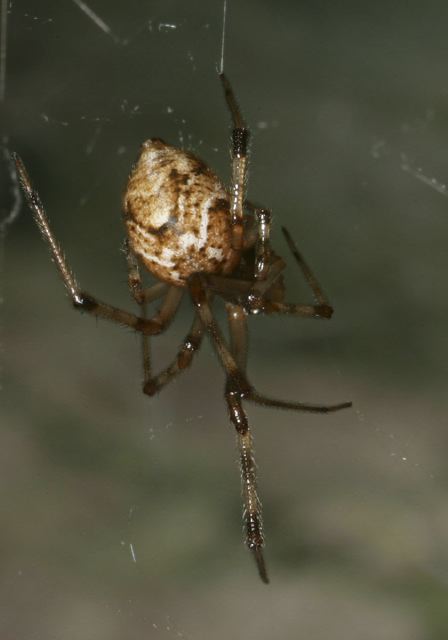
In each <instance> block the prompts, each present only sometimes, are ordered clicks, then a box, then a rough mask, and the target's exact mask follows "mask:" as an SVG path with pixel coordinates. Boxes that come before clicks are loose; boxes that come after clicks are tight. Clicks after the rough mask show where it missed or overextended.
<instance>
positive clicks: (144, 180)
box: [14, 74, 351, 582]
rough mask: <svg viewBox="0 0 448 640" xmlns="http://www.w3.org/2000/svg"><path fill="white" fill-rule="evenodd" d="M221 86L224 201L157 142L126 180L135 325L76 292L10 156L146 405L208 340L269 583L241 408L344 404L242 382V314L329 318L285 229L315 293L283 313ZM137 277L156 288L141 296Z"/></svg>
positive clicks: (228, 91) (183, 157)
mask: <svg viewBox="0 0 448 640" xmlns="http://www.w3.org/2000/svg"><path fill="white" fill-rule="evenodd" d="M220 78H221V82H222V85H223V88H224V94H225V98H226V102H227V105H228V107H229V110H230V113H231V116H232V120H233V131H232V182H231V185H230V188H229V189H225V188H224V187H223V185H222V184H221V182H220V181H219V180H218V178H217V177H216V176H215V174H214V173H213V172H212V171H211V170H210V169H209V168H208V167H207V166H206V165H205V164H204V163H203V162H202V161H201V160H199V159H198V158H196V157H195V156H193V155H192V154H190V153H187V152H185V151H183V150H181V149H177V148H176V147H172V146H170V145H168V144H166V143H164V142H162V141H161V140H159V139H156V138H153V139H151V140H148V141H147V142H145V143H144V144H143V147H142V151H141V154H140V157H139V159H138V161H137V163H136V165H135V166H134V168H133V171H132V173H131V175H130V178H129V182H128V186H127V190H126V194H125V196H124V215H125V225H126V230H127V236H128V238H127V262H128V281H129V287H130V290H131V293H132V295H133V297H134V299H135V300H136V302H137V303H138V305H139V307H140V315H136V314H133V313H129V312H127V311H123V310H122V309H118V308H116V307H113V306H111V305H108V304H106V303H104V302H101V301H99V300H98V299H97V298H95V297H93V296H91V295H89V294H87V293H85V292H84V291H83V290H82V289H80V287H79V286H78V284H77V282H76V280H75V277H74V275H73V273H72V271H71V270H70V268H69V267H68V265H67V262H66V260H65V258H64V255H63V253H62V250H61V247H60V245H59V243H58V242H57V241H56V239H55V237H54V235H53V233H52V231H51V228H50V225H49V222H48V218H47V216H46V213H45V211H44V208H43V206H42V203H41V201H40V198H39V195H38V194H37V192H36V191H34V189H33V187H32V185H31V181H30V179H29V177H28V174H27V172H26V170H25V167H24V165H23V163H22V161H21V160H20V158H19V157H18V156H17V155H14V159H15V162H16V167H17V172H18V175H19V177H20V182H21V185H22V188H23V190H24V193H25V195H26V198H27V200H28V204H29V206H30V208H31V211H32V212H33V215H34V217H35V220H36V222H37V224H38V226H39V228H40V231H41V233H42V235H43V236H44V239H45V240H46V242H47V243H48V245H49V248H50V251H51V254H52V258H53V260H54V262H55V264H56V266H57V268H58V270H59V273H60V275H61V277H62V280H63V282H64V285H65V287H66V289H67V292H68V294H69V296H70V298H71V300H72V302H73V304H74V305H75V307H76V308H77V309H80V310H81V311H86V312H88V313H91V314H92V315H94V316H97V317H100V318H105V319H107V320H112V321H114V322H118V323H120V324H122V325H125V326H128V327H131V328H133V329H135V330H136V331H138V332H140V333H141V334H142V352H143V371H144V384H143V391H144V392H145V393H146V394H148V395H150V396H152V395H154V394H155V393H157V392H158V391H160V389H162V388H163V387H164V386H165V385H166V384H168V383H169V382H170V381H171V380H173V378H174V377H176V376H177V375H178V374H179V373H181V372H182V371H183V370H185V369H186V368H187V367H188V366H189V365H190V364H191V361H192V359H193V357H194V355H195V353H197V351H198V350H199V348H200V346H201V343H202V339H203V336H204V334H205V333H207V334H208V336H209V337H210V339H211V342H212V344H213V346H214V348H215V351H216V354H217V357H218V360H219V362H220V364H221V366H222V367H223V369H224V371H225V374H226V385H225V397H226V402H227V409H228V412H229V417H230V420H231V422H232V424H233V426H234V427H235V431H236V434H237V441H238V448H239V454H240V466H241V477H242V493H243V502H244V509H243V519H244V527H245V531H246V543H247V546H248V547H249V549H250V550H251V551H252V552H253V554H254V557H255V560H256V562H257V566H258V571H259V574H260V577H261V579H262V580H263V581H264V582H268V575H267V571H266V567H265V562H264V557H263V551H262V550H263V547H264V536H263V523H262V514H261V503H260V500H259V498H258V495H257V483H256V465H255V460H254V455H253V446H252V433H251V429H250V427H249V423H248V420H247V415H246V412H245V410H244V407H243V401H249V402H255V403H257V404H261V405H264V406H267V407H278V408H282V409H292V410H296V411H309V412H312V413H328V412H330V411H337V410H339V409H344V408H346V407H349V406H351V403H350V402H343V403H340V404H335V405H327V406H324V405H312V404H306V403H301V402H285V401H282V400H276V399H272V398H268V397H266V396H264V395H262V394H260V393H258V391H256V390H255V389H254V387H253V386H252V385H251V384H250V382H249V380H248V378H247V375H246V355H247V323H246V317H247V314H249V313H251V314H257V313H258V314H259V313H264V314H271V313H278V314H289V315H295V316H301V317H306V318H329V317H330V316H331V314H332V308H331V306H330V304H329V303H328V301H327V298H326V296H325V295H324V293H323V291H322V289H321V287H320V285H319V283H318V281H317V280H316V278H315V277H314V275H313V273H312V271H311V269H310V268H309V267H308V265H307V264H306V262H305V261H304V259H303V258H302V256H301V255H300V253H299V252H298V250H297V248H296V246H295V244H294V242H293V241H292V239H291V236H290V235H289V233H288V232H287V231H286V229H284V228H283V233H284V236H285V238H286V241H287V243H288V245H289V248H290V249H291V251H292V253H293V255H294V257H295V259H296V261H297V263H298V265H299V267H300V269H301V270H302V273H303V275H304V277H305V279H306V281H307V282H308V284H309V286H310V288H311V290H312V293H313V296H314V304H294V303H288V302H285V301H284V298H285V290H284V284H283V275H282V272H283V270H284V268H285V263H284V261H283V260H282V259H281V258H280V257H279V256H278V255H277V254H276V253H274V251H272V249H271V246H270V240H269V235H270V220H271V217H270V213H269V211H267V210H266V209H264V208H261V207H257V206H255V205H253V204H251V203H250V202H247V201H246V200H245V184H246V174H247V141H248V135H249V133H248V130H247V128H246V126H245V124H244V121H243V119H242V116H241V113H240V110H239V107H238V104H237V102H236V99H235V96H234V93H233V91H232V88H231V86H230V83H229V82H228V80H227V78H226V77H225V76H224V75H223V74H221V76H220ZM141 265H143V266H144V267H146V268H147V269H148V270H149V271H150V272H151V273H152V274H153V275H154V276H156V278H158V279H159V280H160V281H161V282H159V283H157V284H153V285H152V286H150V287H144V286H143V283H142V278H141V275H140V267H141ZM186 292H188V293H189V295H190V297H191V300H192V302H193V307H194V318H193V322H192V325H191V327H190V330H189V331H188V333H187V335H186V336H185V339H184V341H183V343H182V345H181V347H180V349H179V351H178V353H177V355H176V357H175V358H174V360H173V361H172V362H171V364H169V365H168V366H167V367H166V368H165V369H163V370H162V371H161V372H159V373H158V374H154V373H153V370H152V362H151V358H150V350H149V336H151V335H156V334H159V333H161V332H163V331H164V330H165V329H167V327H168V326H169V324H170V322H171V320H172V319H173V317H174V315H175V314H176V311H177V308H178V306H179V303H180V301H181V298H182V296H183V295H184V293H186ZM214 296H219V297H221V298H222V299H223V300H224V301H225V303H226V311H227V318H228V324H229V333H230V343H229V344H228V343H227V341H226V340H225V338H224V336H223V334H222V332H221V330H220V328H219V326H218V324H217V322H216V320H215V318H214V315H213V310H212V300H213V297H214ZM159 298H162V302H161V304H160V306H159V309H158V310H157V311H156V312H155V313H154V314H153V315H152V316H151V317H148V314H147V305H148V304H149V303H151V302H153V301H155V300H157V299H159Z"/></svg>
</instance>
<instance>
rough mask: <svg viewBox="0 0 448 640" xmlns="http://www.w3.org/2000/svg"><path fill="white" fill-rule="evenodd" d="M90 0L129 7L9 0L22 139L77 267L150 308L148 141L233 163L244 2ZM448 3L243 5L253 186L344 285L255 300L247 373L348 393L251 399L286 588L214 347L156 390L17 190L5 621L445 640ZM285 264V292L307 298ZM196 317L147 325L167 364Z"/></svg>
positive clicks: (269, 518) (6, 311)
mask: <svg viewBox="0 0 448 640" xmlns="http://www.w3.org/2000/svg"><path fill="white" fill-rule="evenodd" d="M88 7H89V8H90V9H91V10H93V11H94V12H95V13H96V14H97V15H98V16H99V17H100V18H101V19H102V20H103V21H104V23H105V25H107V28H106V26H104V25H103V26H102V25H101V24H99V23H98V22H95V21H94V20H93V19H92V18H91V17H89V16H88V15H87V13H86V10H84V11H83V10H81V8H80V6H79V3H77V2H75V1H69V0H65V1H64V2H60V1H56V0H39V2H37V1H28V0H23V1H16V2H10V3H9V14H8V22H7V26H8V31H7V36H8V40H7V57H6V72H7V75H6V84H5V98H4V101H3V103H2V105H1V108H2V112H1V113H2V116H1V122H0V126H1V127H2V132H1V133H2V138H3V145H4V147H7V148H8V149H14V150H16V151H18V152H19V153H20V154H21V155H22V156H23V158H24V160H25V162H26V164H27V166H28V168H29V170H30V173H31V175H32V177H33V181H34V183H35V185H36V186H37V187H38V189H39V191H40V194H41V197H42V199H43V201H44V203H45V205H46V207H47V210H48V213H49V216H50V218H51V221H52V224H53V227H54V230H55V233H56V235H57V237H58V238H59V239H60V241H61V243H62V245H63V247H64V250H65V252H66V255H67V257H68V260H69V262H70V263H71V265H72V266H73V269H74V270H75V273H76V274H77V276H78V279H79V281H80V282H81V284H82V286H83V287H85V288H86V289H87V290H88V291H90V292H92V293H93V294H96V295H98V297H100V298H101V299H104V300H106V301H108V302H110V303H112V304H116V305H122V306H124V307H125V308H128V309H132V308H133V304H132V302H131V300H130V299H129V296H128V292H127V288H126V268H125V260H124V255H123V253H122V251H121V249H122V246H123V237H124V236H123V226H122V221H121V211H120V209H121V203H120V200H121V196H122V193H123V189H124V185H125V183H126V179H127V174H128V172H129V169H130V166H131V164H132V162H133V160H134V159H135V157H136V154H137V152H138V148H139V145H140V144H141V142H142V141H143V140H145V139H146V138H149V137H152V136H158V137H162V138H163V139H165V140H166V141H167V142H170V143H173V144H179V145H183V146H184V147H186V148H189V149H191V150H193V151H194V152H196V153H198V154H199V155H201V157H203V159H204V160H206V161H207V162H208V163H209V164H210V165H211V166H213V167H214V168H215V169H216V171H217V172H218V174H219V175H220V176H222V178H223V180H226V181H227V180H228V176H229V124H230V123H229V117H228V113H227V111H226V108H225V105H224V102H223V99H222V94H221V88H220V86H219V83H218V80H217V76H216V67H217V65H218V64H219V58H220V48H221V29H222V9H223V6H222V3H221V2H217V1H215V0H210V1H209V2H194V3H187V2H180V1H179V0H172V1H164V2H162V1H160V0H159V1H150V2H138V1H137V0H128V1H127V2H119V1H112V0H88ZM447 21H448V7H447V5H446V3H442V2H435V1H433V0H430V1H429V2H426V3H421V2H415V1H414V2H412V1H411V2H406V3H404V2H403V3H401V2H398V3H388V2H377V3H370V2H361V3H359V2H329V1H328V0H327V1H317V2H316V1H313V2H292V1H286V0H277V1H276V2H273V1H258V2H254V1H249V0H245V1H243V2H239V3H237V2H236V1H234V2H229V5H228V12H227V31H226V48H225V69H226V71H227V73H228V75H229V77H230V78H231V79H232V83H233V85H234V87H235V90H236V92H237V95H238V97H239V100H240V103H241V106H242V109H243V111H244V114H245V117H246V119H247V122H248V123H249V124H250V126H251V129H252V134H253V136H252V153H251V167H250V181H249V196H250V197H251V198H252V199H254V200H257V201H260V202H262V203H264V204H265V205H266V206H268V207H271V208H272V210H273V213H274V231H273V239H274V244H275V246H276V248H277V250H278V251H279V252H281V253H282V254H284V255H286V254H287V252H286V247H285V244H284V241H283V239H282V237H281V233H280V226H281V225H282V224H286V225H287V226H288V227H289V229H290V231H291V233H292V234H293V236H294V237H295V238H296V239H297V242H298V244H299V245H300V247H301V248H302V250H303V252H304V254H305V255H306V257H307V258H308V260H309V262H310V264H311V265H312V266H313V267H314V269H315V271H316V273H317V275H318V276H319V278H320V280H321V282H322V283H323V285H324V288H325V290H326V291H327V293H328V294H329V297H330V299H331V301H332V303H333V304H334V306H335V309H336V313H335V316H334V318H333V319H332V320H331V322H328V323H327V322H324V321H322V322H311V321H306V320H299V319H293V318H281V317H271V318H253V319H251V321H250V330H251V353H250V360H249V371H250V373H251V375H252V379H253V381H254V383H255V384H256V386H257V387H258V388H259V389H260V390H263V391H265V392H266V393H269V394H271V395H275V396H279V397H282V398H292V399H299V400H303V401H310V402H339V401H344V400H353V402H354V408H353V410H350V411H346V412H344V413H340V414H335V415H331V416H323V417H318V416H312V415H307V414H292V413H286V412H276V411H272V410H267V409H260V408H255V407H252V406H250V407H248V411H249V414H250V419H251V422H252V425H253V427H254V431H255V439H256V449H257V460H258V464H259V474H260V492H261V496H262V500H263V504H264V510H265V525H266V535H267V542H268V546H267V561H268V565H269V569H270V573H271V580H272V584H271V585H270V586H269V587H266V586H264V585H262V584H261V583H260V582H259V580H258V577H257V575H256V570H255V567H254V566H253V564H252V559H251V558H250V557H249V554H248V553H247V551H246V550H245V548H244V545H243V544H242V541H241V540H242V536H241V516H240V512H241V505H240V487H239V472H238V466H237V454H236V450H235V443H234V435H233V433H232V429H231V428H230V425H229V422H228V419H227V416H226V409H225V405H224V401H223V397H222V391H223V382H224V380H223V375H222V372H221V370H220V368H219V365H218V364H217V362H216V360H215V358H214V356H213V353H212V351H211V349H210V347H209V346H208V345H206V347H205V348H204V349H203V352H202V353H201V356H200V357H199V358H198V360H197V361H196V363H195V366H194V367H193V369H192V370H191V371H190V372H189V373H188V374H187V375H185V376H184V377H182V378H180V379H179V380H178V381H177V382H176V383H175V384H173V385H172V386H170V387H169V388H168V389H166V390H165V391H164V392H163V393H162V394H161V395H160V396H158V397H156V398H153V399H149V398H147V397H145V396H144V395H143V394H142V393H141V378H142V373H141V364H140V353H139V340H138V338H137V337H136V336H134V335H133V334H132V333H131V332H129V331H126V330H123V329H121V328H119V327H115V326H112V325H110V324H107V323H104V322H96V321H95V320H93V319H91V318H88V317H85V316H81V315H79V314H76V313H75V312H74V311H73V310H72V309H71V307H70V304H68V302H67V299H66V297H65V295H64V291H63V287H62V285H61V283H60V281H59V279H58V276H57V274H56V272H55V269H54V266H53V265H52V264H51V261H50V259H49V255H48V251H47V250H46V248H45V246H44V244H43V242H42V241H41V239H40V237H39V235H38V232H37V230H36V228H35V225H34V223H33V221H32V219H31V215H30V213H29V211H28V210H27V209H26V208H25V207H23V208H22V210H21V214H20V216H19V217H18V218H17V219H16V221H15V223H14V224H13V225H11V226H10V227H9V228H8V230H7V233H4V239H3V242H2V245H1V250H2V251H3V256H2V265H1V271H0V279H1V294H2V304H1V307H0V313H1V337H0V344H1V348H2V354H1V355H2V370H1V377H2V379H1V383H2V391H1V396H0V397H1V401H2V402H1V430H0V438H1V442H0V457H1V467H0V468H1V469H2V483H1V484H2V491H1V512H2V525H1V528H0V550H1V551H0V553H1V564H0V566H1V572H0V603H1V604H0V637H1V638H15V639H22V638H23V639H25V638H26V639H31V638H33V640H44V639H45V640H47V639H49V638H58V640H78V639H79V640H85V639H87V638H92V640H103V639H104V640H106V639H107V640H115V639H116V640H119V639H120V640H121V639H122V638H126V639H129V640H133V639H136V640H137V639H139V640H140V639H142V638H147V639H151V640H153V639H154V640H157V639H158V638H186V639H189V640H190V639H191V640H193V639H194V640H195V639H202V638H207V639H212V640H224V639H228V638H242V637H244V638H245V639H246V640H252V639H255V638H257V639H258V640H265V639H266V640H268V639H271V638H274V637H275V638H281V639H282V640H289V639H291V640H292V639H296V638H304V639H305V638H306V639H308V638H310V639H311V638H312V639H313V640H359V639H360V638H362V640H370V639H372V640H390V639H391V638H393V639H394V640H442V639H443V640H445V638H446V637H447V635H448V614H447V607H446V602H447V596H448V592H447V583H448V473H447V464H446V457H447V445H448V430H447V419H446V415H447V401H446V397H447V396H446V387H447V382H448V380H447V378H448V376H447V361H448V342H447V322H446V320H447V317H448V313H447V312H448V293H447V291H446V274H447V273H448V253H447V250H446V246H447V229H448V225H447V217H448V200H447V198H446V193H445V189H444V186H443V185H444V183H445V181H447V180H448V177H447V166H448V165H447V157H448V155H447V148H448V118H447V107H448V84H447V74H446V68H447V53H448V49H447V39H446V30H447ZM108 29H109V30H108ZM1 166H2V176H1V179H2V192H1V203H0V206H1V209H2V217H3V218H4V217H5V215H7V212H8V211H9V210H10V207H11V206H12V193H11V189H10V173H9V171H10V167H9V165H8V163H7V161H6V158H5V157H3V158H2V165H1ZM288 259H289V258H288ZM290 265H291V269H290V271H289V275H288V284H289V299H290V300H296V301H308V300H309V299H310V296H309V292H308V291H307V289H306V287H305V286H304V284H303V282H302V281H301V279H300V277H299V273H298V272H297V270H296V269H295V268H294V265H293V264H292V262H291V261H290ZM190 317H191V311H190V307H189V305H188V304H185V305H184V307H183V308H182V313H181V314H180V316H179V317H178V319H177V321H176V323H175V325H174V326H173V328H172V329H171V330H170V332H169V333H168V334H167V335H166V336H164V337H161V338H160V339H158V340H157V341H156V342H155V344H154V358H155V361H156V363H157V365H156V366H162V365H164V364H165V363H167V362H168V360H169V359H170V358H171V357H172V356H173V354H174V352H175V350H176V348H177V345H178V343H179V341H180V339H181V337H182V336H183V334H184V333H185V329H186V327H187V325H188V323H189V321H190ZM222 319H223V318H222Z"/></svg>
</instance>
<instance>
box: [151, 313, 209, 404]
mask: <svg viewBox="0 0 448 640" xmlns="http://www.w3.org/2000/svg"><path fill="white" fill-rule="evenodd" d="M203 336H204V326H203V324H202V320H201V319H200V317H199V316H198V315H197V314H195V316H194V320H193V324H192V325H191V328H190V331H189V332H188V334H187V335H186V336H185V338H184V340H183V342H182V345H181V347H180V349H179V351H178V353H177V355H176V357H175V358H174V360H173V361H172V363H171V364H170V365H169V366H168V367H166V368H165V369H163V370H162V371H161V372H160V373H159V374H157V375H156V376H151V375H150V373H149V372H148V374H147V375H145V384H144V387H143V392H144V393H146V394H148V395H149V396H153V395H155V394H156V393H158V392H159V391H160V390H161V389H162V388H163V387H164V386H166V385H167V384H169V383H170V382H171V380H173V378H175V377H176V376H178V375H179V374H180V373H182V371H185V369H187V367H189V366H190V364H191V361H192V360H193V356H194V355H195V353H197V352H198V351H199V348H200V346H201V344H202V338H203Z"/></svg>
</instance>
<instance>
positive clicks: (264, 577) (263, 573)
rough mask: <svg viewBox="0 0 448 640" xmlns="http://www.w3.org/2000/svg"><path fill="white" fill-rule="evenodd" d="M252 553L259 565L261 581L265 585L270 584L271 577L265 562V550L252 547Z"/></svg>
mask: <svg viewBox="0 0 448 640" xmlns="http://www.w3.org/2000/svg"><path fill="white" fill-rule="evenodd" d="M251 551H252V553H253V554H254V558H255V562H256V563H257V569H258V574H259V576H260V578H261V581H262V582H264V584H269V576H268V572H267V569H266V563H265V561H264V556H263V550H262V548H261V547H252V548H251Z"/></svg>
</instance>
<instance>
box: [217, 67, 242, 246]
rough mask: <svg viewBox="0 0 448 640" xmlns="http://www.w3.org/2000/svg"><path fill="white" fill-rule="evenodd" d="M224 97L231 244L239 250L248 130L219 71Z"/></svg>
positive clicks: (228, 86)
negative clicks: (229, 158) (229, 153)
mask: <svg viewBox="0 0 448 640" xmlns="http://www.w3.org/2000/svg"><path fill="white" fill-rule="evenodd" d="M219 77H220V79H221V83H222V87H223V89H224V97H225V100H226V103H227V106H228V108H229V111H230V115H231V116H232V124H233V130H232V184H231V188H230V216H231V223H232V246H233V249H235V250H236V251H239V250H241V249H242V248H243V245H244V229H243V208H244V192H245V187H246V179H247V164H248V163H247V146H248V142H249V130H248V129H247V127H246V125H245V123H244V120H243V117H242V115H241V111H240V108H239V106H238V102H237V100H236V97H235V94H234V92H233V89H232V86H231V84H230V82H229V80H228V79H227V76H226V75H225V74H224V73H220V74H219Z"/></svg>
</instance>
